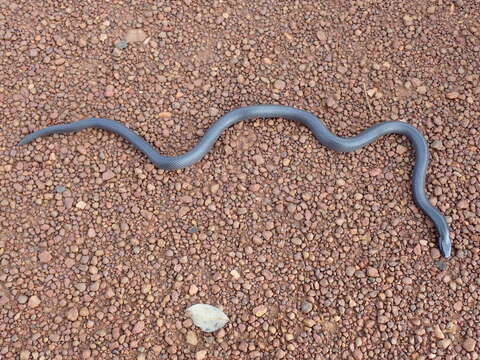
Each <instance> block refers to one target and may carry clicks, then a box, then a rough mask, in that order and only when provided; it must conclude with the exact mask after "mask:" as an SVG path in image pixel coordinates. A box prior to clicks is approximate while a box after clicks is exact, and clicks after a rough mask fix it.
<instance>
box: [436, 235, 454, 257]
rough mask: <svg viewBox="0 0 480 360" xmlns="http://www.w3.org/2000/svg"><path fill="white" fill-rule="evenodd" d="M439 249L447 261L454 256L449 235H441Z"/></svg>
mask: <svg viewBox="0 0 480 360" xmlns="http://www.w3.org/2000/svg"><path fill="white" fill-rule="evenodd" d="M438 248H439V249H440V253H441V254H442V256H443V257H444V258H445V259H448V258H449V257H450V255H451V254H452V242H451V241H450V235H449V234H448V233H446V234H444V235H441V236H440V238H439V239H438Z"/></svg>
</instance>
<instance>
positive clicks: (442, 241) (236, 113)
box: [18, 105, 452, 258]
mask: <svg viewBox="0 0 480 360" xmlns="http://www.w3.org/2000/svg"><path fill="white" fill-rule="evenodd" d="M257 118H284V119H289V120H293V121H296V122H298V123H301V124H303V125H304V126H306V127H307V128H309V129H310V130H311V131H312V133H313V135H314V136H315V137H316V139H317V140H318V141H319V142H320V143H321V144H323V145H325V146H326V147H328V148H330V149H332V150H336V151H340V152H351V151H355V150H357V149H360V148H362V147H364V146H365V145H368V144H370V143H372V142H373V141H375V140H376V139H378V138H379V137H381V136H383V135H387V134H401V135H405V136H406V137H407V138H408V139H409V140H410V142H411V143H412V145H413V146H414V148H415V155H416V158H415V167H414V170H413V176H412V189H413V197H414V200H415V203H416V204H417V206H418V207H419V208H420V209H421V210H422V211H423V212H424V213H425V214H426V215H427V216H428V217H430V219H431V220H432V221H433V223H434V225H435V227H436V229H437V232H438V236H439V237H438V242H437V244H438V248H439V250H440V253H441V254H442V256H443V257H445V258H448V257H450V254H451V247H452V246H451V241H450V235H449V228H448V224H447V221H446V220H445V217H444V216H443V215H442V214H441V213H440V211H439V210H438V209H437V208H435V207H434V206H433V205H432V204H431V203H430V201H429V200H428V198H427V196H426V194H425V176H426V172H427V167H428V158H429V153H428V145H427V142H426V141H425V139H424V138H423V136H422V134H421V133H420V132H419V131H418V130H417V129H416V128H415V127H413V126H411V125H409V124H407V123H404V122H399V121H387V122H382V123H379V124H376V125H374V126H372V127H370V128H368V129H366V130H364V131H362V132H361V133H360V134H358V135H356V136H353V137H350V138H344V137H339V136H336V135H334V134H332V133H331V132H330V131H329V130H328V129H327V127H326V126H325V125H324V124H323V122H322V121H320V119H318V118H317V117H316V116H314V115H313V114H311V113H309V112H306V111H303V110H299V109H296V108H293V107H288V106H282V105H254V106H247V107H241V108H238V109H235V110H233V111H231V112H229V113H227V114H225V115H224V116H222V117H221V118H220V119H218V120H217V121H216V122H215V123H214V124H213V125H212V126H211V127H210V128H209V129H208V130H207V131H206V133H205V134H204V136H203V137H202V138H201V139H200V141H199V142H198V143H197V145H195V146H194V147H193V148H192V149H191V150H190V151H188V152H186V153H185V154H183V155H178V156H163V155H161V154H160V153H158V151H157V150H156V149H155V148H154V147H152V146H151V145H150V144H149V143H147V142H146V141H145V140H144V139H143V138H141V137H140V136H138V135H137V134H135V133H134V132H133V131H132V130H130V129H128V128H127V127H126V126H124V125H122V124H121V123H119V122H116V121H113V120H110V119H102V118H87V119H85V120H80V121H77V122H74V123H70V124H61V125H54V126H49V127H46V128H44V129H41V130H38V131H36V132H33V133H31V134H29V135H27V136H26V137H25V138H23V139H22V140H21V141H20V142H19V143H18V145H24V144H27V143H29V142H31V141H33V140H34V139H36V138H39V137H42V136H47V135H51V134H58V133H69V132H75V131H79V130H82V129H86V128H99V129H104V130H108V131H111V132H113V133H116V134H118V135H120V136H121V137H123V138H124V139H126V140H128V141H129V142H130V143H132V144H133V145H134V146H135V147H136V148H137V149H138V150H140V151H141V152H142V153H144V154H145V155H146V156H147V157H148V158H149V159H150V161H151V162H152V163H153V164H155V166H157V167H158V168H161V169H165V170H176V169H183V168H185V167H187V166H190V165H192V164H194V163H196V162H197V161H199V160H201V159H202V158H203V157H204V156H205V154H206V153H207V152H208V151H209V150H210V148H211V147H212V146H213V145H214V143H215V142H216V141H217V139H218V138H219V136H220V135H221V134H222V132H223V131H224V130H225V129H227V128H229V127H230V126H232V125H234V124H236V123H238V122H240V121H243V120H251V119H257Z"/></svg>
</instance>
